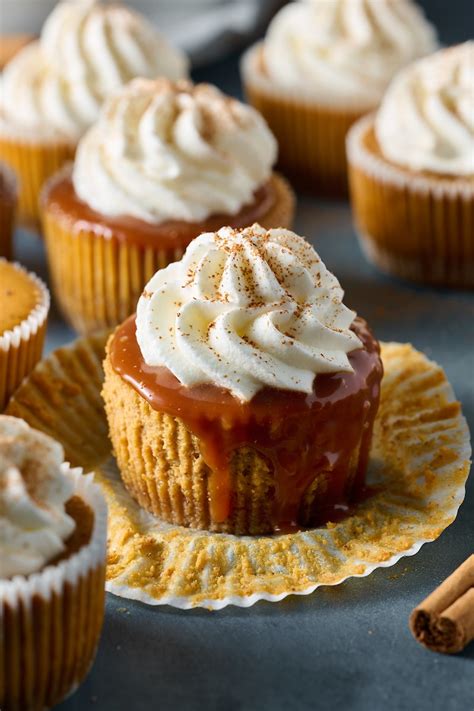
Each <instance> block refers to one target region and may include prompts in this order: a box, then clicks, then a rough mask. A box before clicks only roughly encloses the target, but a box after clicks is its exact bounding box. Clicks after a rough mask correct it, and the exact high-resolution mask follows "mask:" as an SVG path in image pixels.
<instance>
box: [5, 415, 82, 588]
mask: <svg viewBox="0 0 474 711" xmlns="http://www.w3.org/2000/svg"><path fill="white" fill-rule="evenodd" d="M63 462H64V452H63V448H62V447H61V445H60V444H58V443H57V442H55V441H54V440H53V439H51V438H50V437H47V436H46V435H45V434H43V433H41V432H38V431H37V430H34V429H32V428H31V427H29V426H28V425H27V424H26V422H24V420H20V419H17V418H16V417H8V416H6V415H0V578H10V577H13V576H14V575H29V574H31V573H35V572H36V571H38V570H40V569H41V568H42V567H43V566H45V565H46V564H47V563H48V561H50V560H51V559H52V558H54V557H55V556H57V555H59V554H60V553H61V552H62V551H63V550H64V548H65V544H64V541H65V540H66V539H67V538H68V537H69V536H70V535H71V533H72V532H73V530H74V526H75V524H74V520H73V519H72V518H71V517H70V516H68V515H67V514H66V512H65V509H64V504H65V503H66V501H67V500H68V499H69V498H70V497H71V496H72V493H73V485H72V483H71V481H70V480H69V479H68V478H67V477H66V476H65V475H64V473H63V471H62V469H63V467H62V465H63Z"/></svg>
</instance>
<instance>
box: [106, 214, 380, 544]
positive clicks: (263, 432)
mask: <svg viewBox="0 0 474 711" xmlns="http://www.w3.org/2000/svg"><path fill="white" fill-rule="evenodd" d="M220 235H223V241H221V239H222V238H221V237H220ZM242 235H243V236H242ZM247 239H248V240H249V242H251V244H250V245H248V244H247V242H246V240H247ZM300 240H301V238H297V236H296V235H293V234H292V233H288V231H284V230H281V231H279V230H270V231H269V232H268V233H267V232H266V231H265V230H262V228H257V226H254V228H251V229H248V230H242V231H240V232H239V231H232V230H230V229H228V228H227V229H224V230H220V231H219V233H217V236H212V235H203V236H202V237H201V238H199V239H198V240H196V241H195V243H197V244H196V247H195V251H196V254H199V255H200V259H201V261H200V264H199V267H197V266H196V263H195V262H193V258H192V256H189V257H188V252H187V253H186V254H185V256H184V258H183V266H182V270H181V271H180V272H179V274H181V275H182V276H183V277H184V280H186V279H189V282H188V284H191V285H192V284H193V283H194V284H197V283H199V284H203V289H206V287H205V286H204V282H201V276H200V274H203V273H204V272H206V273H208V271H209V270H211V269H212V277H211V285H210V286H209V290H210V291H209V290H208V292H207V293H206V296H205V297H203V301H202V309H203V310H202V312H201V311H196V312H193V318H192V320H190V321H189V322H187V326H186V329H185V330H183V331H182V332H181V326H177V324H181V319H182V312H180V311H179V310H178V311H177V313H176V319H177V320H176V321H175V320H174V318H170V319H168V316H167V314H166V308H167V307H166V305H165V303H168V302H167V297H166V299H165V301H164V302H163V304H162V306H159V305H158V302H157V304H156V308H157V313H158V312H160V313H161V317H160V318H161V321H162V323H163V330H162V329H161V328H160V327H159V326H157V327H155V326H150V329H155V328H157V329H158V330H156V331H154V332H152V330H150V334H151V336H150V338H151V341H150V343H152V344H155V343H157V344H161V345H162V346H163V348H165V350H166V348H171V349H172V350H171V351H169V352H174V353H176V352H177V355H175V356H170V358H171V361H170V362H168V364H167V363H166V357H165V358H164V359H163V360H162V361H161V357H160V355H158V354H159V353H160V347H161V346H160V345H157V349H156V353H155V355H156V357H154V356H153V349H154V345H152V346H150V345H148V346H147V345H146V338H147V337H144V336H143V327H142V323H143V318H146V317H144V316H143V314H144V313H145V312H146V313H147V314H148V316H150V314H151V311H150V309H151V310H152V309H153V305H152V302H153V298H154V297H153V296H151V294H152V293H154V294H158V296H159V297H160V295H164V294H165V293H166V290H167V288H168V287H170V285H169V284H168V283H167V277H166V274H165V273H163V274H162V275H160V276H158V280H159V282H160V285H158V282H155V283H154V282H153V280H152V282H151V283H150V285H148V286H147V288H146V289H145V291H144V294H143V296H142V299H141V302H140V307H139V312H138V317H135V316H132V317H130V318H129V319H128V320H126V321H125V322H124V323H123V324H122V325H121V326H120V327H119V328H118V329H117V330H116V331H115V333H114V334H113V335H112V336H111V337H110V340H109V343H108V347H107V355H106V359H105V364H104V366H105V382H104V388H103V397H104V400H105V405H106V412H107V416H108V420H109V430H110V436H111V440H112V444H113V446H114V451H115V455H116V457H117V461H118V465H119V468H120V471H121V475H122V479H123V482H124V484H125V486H126V487H127V489H128V490H129V491H130V493H131V494H132V496H133V497H134V498H135V499H136V500H137V501H138V503H139V504H140V505H141V506H143V507H144V508H145V509H147V510H148V511H151V512H152V513H154V514H156V515H157V516H160V517H161V518H163V519H165V520H167V521H170V522H173V523H176V524H180V525H185V526H191V527H193V528H204V529H208V530H211V531H220V532H227V533H236V534H252V535H255V534H266V533H273V532H275V531H281V530H285V531H286V530H290V529H291V528H294V527H308V526H317V525H322V524H324V523H326V522H327V521H329V520H335V519H336V518H338V517H339V516H341V515H342V514H343V513H344V511H347V507H348V506H350V504H351V502H354V501H357V500H358V499H359V498H360V497H361V496H364V494H365V492H366V485H365V477H366V470H367V465H368V460H369V451H370V444H371V437H372V428H373V423H374V419H375V415H376V413H377V409H378V404H379V397H380V381H381V377H382V364H381V360H380V349H379V345H378V342H377V341H376V339H375V338H374V336H373V335H372V333H371V331H370V329H369V327H368V326H367V324H366V323H365V321H363V319H360V318H355V319H353V320H352V323H350V320H351V312H349V311H348V310H347V311H343V308H344V309H345V307H342V305H341V304H340V302H339V298H340V292H339V291H337V294H338V295H337V296H334V299H335V302H334V309H335V313H334V314H333V315H329V316H328V314H327V306H326V305H325V304H326V299H327V298H328V293H330V291H331V290H334V293H336V290H338V289H339V287H338V285H337V286H336V284H337V282H336V280H334V282H332V279H334V277H332V275H329V273H328V272H327V271H326V269H325V267H324V265H322V263H321V262H320V260H319V258H318V257H317V255H316V253H315V252H314V250H312V248H311V247H310V246H309V245H307V244H305V245H302V244H301V242H302V240H301V241H300ZM201 241H202V242H203V244H205V245H206V246H205V248H204V247H203V246H201ZM210 245H213V246H210ZM192 246H193V245H191V247H192ZM208 248H209V250H210V251H209V255H210V257H209V259H210V262H209V265H208V264H206V260H205V257H204V256H203V251H202V250H204V249H208ZM247 248H248V249H250V253H251V252H253V251H255V250H256V253H255V259H256V261H257V262H259V261H260V260H262V261H263V260H264V259H265V260H266V259H268V260H269V261H268V262H266V264H267V266H269V265H270V264H271V271H270V272H268V271H267V276H268V279H269V282H268V283H271V281H272V279H273V276H275V275H276V276H277V278H278V279H279V283H280V284H281V285H283V288H284V289H288V292H287V293H288V294H291V296H288V300H287V297H283V299H284V300H283V302H280V301H279V295H278V294H276V295H275V302H274V303H273V301H272V297H271V296H269V294H268V292H267V291H266V289H263V290H262V291H263V292H264V293H265V296H258V294H259V293H260V292H259V289H260V287H259V286H257V285H256V284H253V285H251V281H252V277H251V274H250V273H249V269H251V267H250V266H249V265H248V263H247V261H246V260H245V262H241V261H240V259H243V258H242V257H240V256H239V250H241V249H243V250H246V249H247ZM279 248H281V249H282V251H281V252H280V253H278V252H276V250H279ZM234 249H235V250H236V252H235V256H234V255H233V254H232V250H234ZM298 249H300V250H301V252H300V253H298V252H297V250H298ZM214 250H217V251H218V253H219V255H221V256H219V257H216V258H215V259H216V262H215V268H214V266H213V264H214V262H213V261H212V260H213V259H214V257H213V256H212V255H214V254H215V251H214ZM290 250H294V251H293V256H292V257H289V256H288V255H289V253H290ZM226 255H227V257H226ZM226 259H227V262H226ZM234 259H239V265H240V266H235V273H233V274H232V276H231V277H230V272H229V269H231V267H230V262H229V260H234ZM221 260H222V261H221ZM288 260H289V261H290V262H292V265H291V266H288ZM224 263H227V264H228V265H229V266H228V268H227V269H228V270H227V271H226V268H225V267H224V266H223V264H224ZM193 264H194V265H195V266H193ZM319 265H320V266H319ZM173 267H178V264H175V265H171V266H170V267H169V268H168V270H167V271H169V274H170V277H171V275H172V274H173V275H174V274H175V271H174V270H173V271H171V269H172V268H173ZM262 268H264V267H263V265H262ZM195 269H197V270H198V271H200V274H198V272H197V271H195ZM176 271H177V270H176ZM219 273H220V276H219ZM216 274H217V276H216ZM310 274H311V275H312V276H313V277H314V279H315V283H314V286H313V287H311V286H310V283H309V281H308V280H309V279H310V276H309V275H310ZM318 274H320V275H321V276H317V275H318ZM225 275H226V276H225ZM213 278H215V279H216V282H218V281H219V280H220V279H222V280H224V281H225V280H226V279H227V278H230V279H231V282H229V284H232V285H233V286H231V288H232V289H237V290H238V291H239V294H240V295H241V297H242V299H243V300H244V303H245V304H247V306H243V307H242V309H241V310H239V309H238V308H237V306H236V305H235V304H234V303H233V301H232V297H230V296H228V297H226V296H225V295H224V294H223V290H224V287H223V285H222V281H221V282H220V289H219V292H218V293H219V294H220V296H218V297H217V298H216V300H215V301H214V300H213V299H212V297H211V295H210V293H211V292H212V290H213V288H214V282H212V279H213ZM320 279H321V280H322V281H320ZM262 280H263V281H265V277H264V276H262ZM295 280H296V281H295ZM326 280H327V282H328V284H331V286H326V285H324V286H323V285H322V283H323V282H324V284H325V282H326ZM244 282H245V284H246V286H245V287H244V286H243V285H244ZM184 283H186V282H184ZM178 284H182V282H181V277H179V278H178V279H177V282H176V284H175V283H174V277H173V286H172V291H171V292H170V293H173V295H175V296H173V297H172V298H173V299H177V302H176V303H177V304H178V306H177V308H178V309H181V308H182V307H183V304H185V303H186V299H187V297H186V296H184V295H183V297H182V298H183V299H184V302H183V303H182V302H181V299H180V298H179V293H180V291H181V290H183V289H186V288H192V286H189V287H188V285H187V284H186V286H182V287H179V286H177V285H178ZM300 285H301V288H302V289H305V290H306V299H307V301H306V302H303V301H302V300H301V299H300V300H299V301H298V304H299V305H298V307H296V308H295V306H294V303H293V302H292V298H293V297H295V296H296V294H297V293H299V289H300ZM170 288H171V287H170ZM241 288H243V289H244V291H241ZM313 289H314V294H313V293H312V292H313ZM193 293H194V297H193V300H192V302H191V306H190V308H193V309H196V308H198V309H199V310H200V309H201V302H200V297H199V296H198V295H197V294H196V292H195V291H194V292H193ZM250 293H252V294H254V296H252V297H250V296H249V294H250ZM245 294H247V296H245ZM316 294H317V295H318V296H316ZM234 298H236V297H234ZM267 298H268V301H267ZM260 299H263V300H262V301H260ZM318 299H319V301H318ZM148 301H150V304H151V305H150V306H148V305H147V302H148ZM290 302H291V303H290ZM173 303H174V302H173ZM196 303H197V304H198V306H196ZM264 303H265V304H267V305H266V306H265V305H264ZM180 304H181V305H180ZM213 304H215V305H213ZM318 304H319V306H318ZM173 308H174V307H173ZM227 308H228V309H229V310H230V311H229V313H230V314H231V315H230V319H231V321H230V322H228V323H229V324H230V323H233V319H234V318H235V313H236V310H237V311H239V316H238V318H239V319H240V317H242V325H241V326H239V327H237V326H236V331H237V334H235V333H232V336H231V338H232V343H234V344H235V348H236V350H235V361H234V354H233V352H232V368H228V364H227V359H228V348H227V346H226V345H225V341H226V335H225V334H224V335H223V336H222V338H223V340H222V339H219V340H212V345H210V346H209V347H208V346H207V345H206V343H204V346H203V341H204V342H205V341H206V339H207V336H206V334H207V333H208V332H210V330H214V329H216V328H217V329H218V328H219V317H218V319H217V324H216V323H215V321H213V320H211V322H210V323H209V325H207V326H206V325H203V326H202V331H201V330H200V329H201V325H202V324H201V325H200V318H201V316H202V318H203V319H204V318H207V317H206V316H205V314H209V310H211V311H212V310H214V309H217V311H219V310H220V309H224V312H225V310H226V309H227ZM267 308H268V309H269V312H271V313H272V319H273V320H275V319H277V320H278V318H279V316H280V315H281V313H282V312H283V311H284V310H285V309H289V311H290V312H291V313H292V314H293V315H294V319H293V317H291V318H290V319H289V321H288V323H286V326H285V330H279V329H278V336H277V338H278V339H280V338H281V343H280V345H281V348H280V351H281V353H280V355H279V357H278V359H277V361H275V360H274V358H273V354H274V353H275V352H276V349H278V348H279V343H278V342H275V343H274V344H273V345H271V346H270V345H269V344H268V343H267V340H266V339H267V337H268V332H267V330H264V331H262V332H261V334H260V336H261V339H262V342H261V343H260V341H259V340H258V338H257V335H256V334H257V330H258V327H257V326H256V325H255V324H253V326H252V327H251V328H250V331H249V335H246V333H247V331H246V329H247V326H248V323H249V322H250V321H252V319H253V316H252V313H258V314H260V312H261V311H262V312H263V313H266V311H265V310H266V309H267ZM319 308H321V309H322V310H321V315H320V319H321V321H318V322H317V323H316V322H314V323H313V325H314V326H315V328H316V332H317V331H318V330H320V331H321V332H322V339H321V342H320V344H318V341H317V339H316V338H315V340H314V342H313V340H312V338H309V340H306V338H307V336H308V333H307V331H306V330H305V329H306V328H309V327H308V319H311V318H312V314H314V312H315V310H316V309H319ZM252 310H254V311H252ZM255 310H256V311H255ZM298 310H299V311H298ZM199 314H201V316H200V315H199ZM151 318H153V316H151ZM326 318H328V320H327V322H326ZM333 319H334V320H333ZM347 320H349V323H350V326H347V325H346V324H347ZM153 323H155V321H153ZM156 323H158V322H156ZM239 323H240V321H239ZM290 323H292V324H293V326H290ZM176 329H178V331H179V333H176ZM193 329H194V330H195V331H196V333H195V334H194V335H195V338H192V337H191V338H188V336H189V335H190V331H192V330H193ZM300 329H302V330H300ZM230 331H232V326H230V325H228V326H226V332H229V333H230ZM167 333H169V339H171V341H172V345H170V343H171V342H170V343H168V344H166V343H165V341H166V340H167V338H168V336H167ZM175 333H176V337H175V335H174V334H175ZM274 335H275V334H274V333H273V334H272V338H273V336H274ZM211 338H213V337H211ZM215 338H217V337H215ZM300 338H301V339H303V342H300V340H299V339H300ZM234 339H235V340H234ZM187 340H188V341H189V344H185V341H187ZM220 343H223V346H222V350H221V349H220V345H219V344H220ZM180 344H183V345H182V348H183V350H182V353H185V354H186V355H185V356H184V358H183V361H182V364H184V370H183V371H180V369H179V368H180V364H179V361H180V358H181V346H180ZM336 344H338V345H339V344H340V347H341V348H349V349H350V350H349V352H348V353H347V357H342V355H341V354H339V355H337V354H336V352H335V350H334V346H335V345H336ZM248 346H250V350H249V348H248ZM203 348H204V350H203ZM207 348H209V350H207ZM150 349H151V350H150ZM189 349H191V350H189ZM144 351H145V353H144ZM163 352H165V351H163ZM204 353H206V356H205V355H203V354H204ZM225 353H227V355H224V354H225ZM150 354H151V355H150ZM194 354H195V355H196V359H197V361H196V362H199V363H200V365H199V366H197V367H196V370H197V375H194V374H192V375H190V369H192V368H193V357H194ZM199 354H200V355H199ZM268 354H270V356H269V355H268ZM207 355H209V360H210V364H209V370H206V372H207V373H208V377H207V378H206V379H205V382H196V383H195V384H193V385H189V384H188V383H187V382H183V381H182V380H180V377H179V376H180V373H181V372H182V373H183V376H182V377H183V378H184V379H185V380H186V379H187V378H189V377H191V378H192V379H194V378H197V379H198V380H200V379H201V377H202V376H201V374H200V372H199V368H200V367H201V365H202V363H203V360H202V359H203V358H206V359H207ZM173 358H175V359H176V360H175V363H176V365H177V369H176V372H172V370H173ZM212 358H216V361H215V363H216V365H215V370H214V373H215V374H214V376H213V379H214V382H213V381H212V380H211V379H210V377H211V376H209V373H212V372H213V367H214V366H212ZM247 358H248V359H249V360H247ZM253 358H255V363H254V364H253V365H252V359H253ZM312 358H314V360H315V362H317V365H315V367H316V368H318V369H319V368H320V369H321V370H323V371H325V372H319V373H317V374H316V376H315V377H314V378H313V382H311V376H310V375H308V373H307V371H306V368H304V369H303V366H302V362H303V361H305V366H307V365H308V364H309V361H310V360H311V359H312ZM150 359H151V360H154V361H155V362H154V363H153V364H152V363H151V362H150ZM160 361H161V362H160ZM245 361H247V365H246V367H247V368H248V370H247V371H246V372H242V373H240V370H239V369H240V368H242V367H243V366H242V363H243V362H245ZM278 362H281V368H280V370H281V377H280V374H279V373H276V374H275V373H273V372H272V371H271V368H273V367H274V366H275V365H276V367H278ZM338 363H340V364H341V365H340V366H339V365H338ZM339 367H340V368H341V370H339ZM206 368H207V364H206ZM262 368H263V371H265V372H264V373H262V376H261V377H262V380H263V381H266V382H265V384H262V385H261V386H260V384H259V383H260V381H259V377H260V375H258V374H259V373H261V372H262V371H261V369H262ZM221 370H222V372H221ZM300 372H301V373H302V375H301V378H304V377H306V378H307V380H306V385H304V388H303V386H302V385H301V381H300V380H299V379H298V378H299V377H300V376H299V374H300ZM285 373H287V375H288V378H287V379H285V378H286V375H285ZM226 378H228V379H229V383H231V384H229V388H232V387H234V386H235V390H232V389H229V388H226V387H223V383H225V382H226ZM308 378H309V379H308ZM272 380H273V382H275V385H276V386H275V387H272V386H269V382H271V381H272ZM255 381H257V383H258V384H257V385H256V384H255ZM247 387H248V388H250V390H247V389H246V388H247ZM292 388H293V389H292ZM302 388H303V391H302ZM253 391H255V392H254V394H253V395H251V393H252V392H253Z"/></svg>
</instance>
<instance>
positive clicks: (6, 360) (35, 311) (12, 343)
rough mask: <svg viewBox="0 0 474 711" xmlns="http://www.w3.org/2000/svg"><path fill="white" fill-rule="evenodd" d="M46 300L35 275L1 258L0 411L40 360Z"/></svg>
mask: <svg viewBox="0 0 474 711" xmlns="http://www.w3.org/2000/svg"><path fill="white" fill-rule="evenodd" d="M49 301H50V299H49V292H48V290H47V288H46V286H45V285H44V284H43V282H42V281H41V280H40V279H39V278H38V277H37V276H36V274H33V273H32V272H27V271H26V270H25V269H23V267H21V266H20V265H19V264H16V263H13V262H7V261H6V260H5V259H2V258H0V304H1V308H0V412H2V411H3V410H4V408H5V406H6V404H7V402H8V399H9V398H10V396H11V395H12V394H13V393H14V391H15V390H16V388H17V387H18V385H19V384H20V383H21V381H22V380H23V378H24V377H25V376H26V375H28V373H30V372H31V371H32V370H33V368H34V366H35V365H36V363H37V362H38V361H39V360H40V358H41V355H42V352H43V344H44V337H45V333H46V325H47V318H48V311H49Z"/></svg>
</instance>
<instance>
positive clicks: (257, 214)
mask: <svg viewBox="0 0 474 711" xmlns="http://www.w3.org/2000/svg"><path fill="white" fill-rule="evenodd" d="M275 199H276V197H275V190H274V188H273V185H272V183H271V181H269V182H268V183H266V184H265V185H263V186H262V187H261V188H259V189H258V190H257V191H256V192H255V194H254V199H253V202H252V203H251V204H249V205H245V206H244V207H242V209H241V210H240V211H239V212H238V213H237V214H236V215H222V214H221V215H212V216H211V217H209V218H208V219H206V220H202V221H201V222H185V221H184V220H167V221H166V222H161V223H159V224H153V223H150V222H145V221H144V220H140V219H138V218H135V217H130V216H128V215H120V216H118V217H108V216H106V215H101V214H100V213H99V212H96V211H95V210H93V209H92V208H91V207H89V205H87V204H86V203H85V202H83V201H82V200H80V199H79V198H78V197H77V195H76V192H75V190H74V185H73V182H72V178H71V174H70V172H66V173H64V172H61V173H60V174H58V176H56V177H55V178H53V179H52V180H51V181H50V182H49V183H48V185H47V187H46V189H45V191H44V193H43V197H42V201H43V204H44V205H45V206H47V209H48V212H50V213H51V212H52V213H53V214H56V215H58V216H60V217H61V218H62V219H63V220H64V219H66V220H67V221H68V222H69V223H70V224H72V225H74V227H75V229H76V230H80V229H86V230H87V231H88V232H93V233H94V234H97V236H100V237H104V238H106V239H107V238H111V237H112V236H113V237H115V238H116V239H118V240H119V241H120V242H126V243H127V244H135V245H137V246H139V247H143V248H146V247H154V248H157V247H161V248H168V247H170V248H174V247H176V248H178V247H179V248H184V247H187V245H188V244H189V242H191V240H193V239H194V238H195V237H197V236H198V235H200V234H201V233H202V232H217V230H219V229H220V228H221V227H222V225H229V226H230V227H234V228H236V229H237V228H241V227H248V226H249V225H252V224H253V223H254V222H259V220H261V219H263V218H264V216H265V215H266V214H267V213H268V212H269V210H270V209H271V208H272V207H273V205H274V203H275ZM73 231H74V229H73Z"/></svg>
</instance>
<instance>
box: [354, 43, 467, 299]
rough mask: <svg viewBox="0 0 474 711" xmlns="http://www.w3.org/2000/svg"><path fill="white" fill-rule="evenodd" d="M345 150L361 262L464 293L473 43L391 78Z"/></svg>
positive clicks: (357, 125) (444, 53)
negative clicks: (375, 108) (376, 106)
mask: <svg viewBox="0 0 474 711" xmlns="http://www.w3.org/2000/svg"><path fill="white" fill-rule="evenodd" d="M347 147H348V159H349V170H350V182H351V194H352V204H353V210H354V217H355V222H356V227H357V229H358V232H359V237H360V240H361V244H362V247H363V248H364V251H365V252H366V254H367V256H368V257H369V259H371V260H372V261H373V262H374V263H375V264H376V265H377V266H379V267H380V268H381V269H383V270H384V271H387V272H390V273H392V274H395V275H398V276H401V277H404V278H408V279H413V280H415V281H421V282H428V283H432V284H439V285H446V286H461V287H474V42H466V43H465V44H461V45H458V46H456V47H451V48H449V49H444V50H441V51H439V52H437V53H436V54H434V55H432V56H431V57H427V58H425V59H422V60H419V61H418V62H415V63H414V64H413V65H412V66H410V67H408V68H406V69H405V70H403V71H402V72H400V74H399V75H398V76H397V77H396V79H395V80H394V81H393V83H392V85H391V86H390V88H389V89H388V91H387V93H386V95H385V98H384V100H383V102H382V105H381V107H380V109H379V110H378V112H377V114H376V115H375V116H374V115H369V116H367V117H365V118H363V119H361V120H360V121H359V122H358V123H357V124H356V125H355V126H354V127H353V128H352V130H351V132H350V133H349V136H348V142H347Z"/></svg>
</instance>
